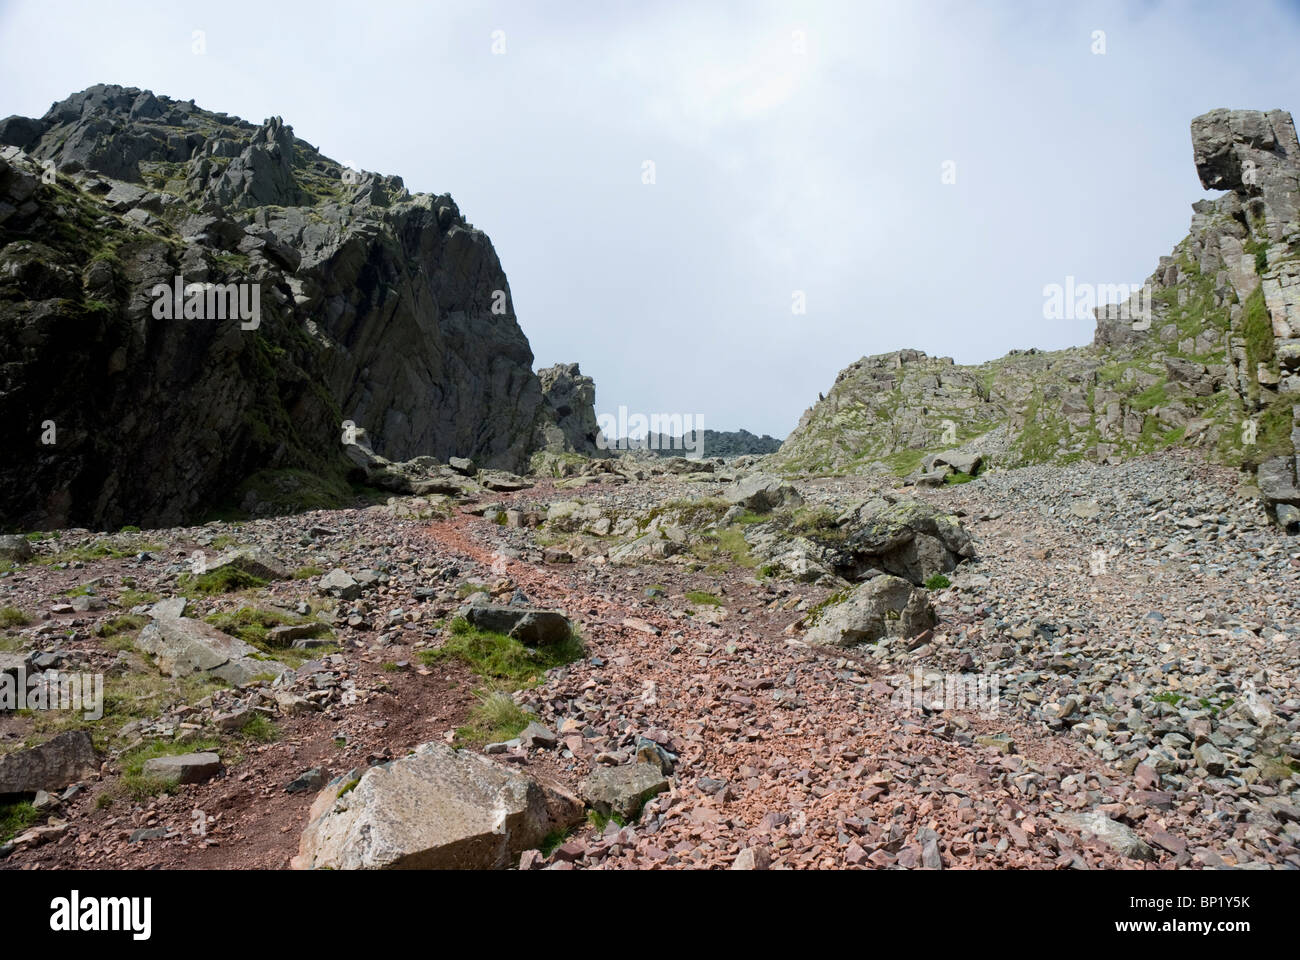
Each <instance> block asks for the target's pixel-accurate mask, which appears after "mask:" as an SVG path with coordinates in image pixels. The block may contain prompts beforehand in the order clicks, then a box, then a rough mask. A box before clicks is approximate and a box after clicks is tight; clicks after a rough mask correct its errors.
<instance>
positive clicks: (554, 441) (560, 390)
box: [533, 363, 609, 457]
mask: <svg viewBox="0 0 1300 960" xmlns="http://www.w3.org/2000/svg"><path fill="white" fill-rule="evenodd" d="M537 376H538V379H539V380H540V382H541V385H542V400H543V416H542V419H541V421H540V423H539V426H538V432H537V436H536V437H535V438H534V440H533V446H534V447H535V448H536V449H538V450H546V451H551V452H569V453H579V454H582V455H583V456H587V457H604V456H609V453H608V451H607V450H606V449H605V448H604V447H603V446H602V445H601V441H602V438H601V433H600V426H599V425H598V424H597V423H596V382H595V381H594V380H592V379H591V377H587V376H583V374H582V371H581V370H579V369H578V365H577V364H576V363H557V364H556V365H555V366H553V367H547V368H546V369H544V370H539V371H537Z"/></svg>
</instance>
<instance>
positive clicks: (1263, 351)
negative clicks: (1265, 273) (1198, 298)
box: [1241, 285, 1277, 400]
mask: <svg viewBox="0 0 1300 960" xmlns="http://www.w3.org/2000/svg"><path fill="white" fill-rule="evenodd" d="M1241 334H1242V339H1244V340H1245V342H1246V365H1247V366H1246V369H1247V371H1248V372H1249V374H1250V380H1251V386H1252V391H1251V392H1252V396H1251V399H1252V400H1255V399H1258V397H1259V385H1258V383H1256V382H1255V374H1256V371H1257V370H1258V368H1259V365H1260V364H1263V365H1264V366H1266V367H1269V368H1270V369H1272V370H1273V372H1275V373H1276V372H1277V357H1276V356H1275V355H1274V350H1273V321H1272V320H1271V319H1269V315H1268V307H1267V306H1266V305H1265V303H1264V287H1263V285H1260V286H1258V287H1256V288H1255V290H1254V292H1253V293H1251V295H1250V296H1249V297H1247V298H1246V302H1245V303H1244V304H1243V305H1242V317H1241Z"/></svg>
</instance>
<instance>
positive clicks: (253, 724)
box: [238, 711, 280, 743]
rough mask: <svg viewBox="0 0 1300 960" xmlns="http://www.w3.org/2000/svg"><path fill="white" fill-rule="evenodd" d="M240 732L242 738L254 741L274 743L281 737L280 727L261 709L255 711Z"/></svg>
mask: <svg viewBox="0 0 1300 960" xmlns="http://www.w3.org/2000/svg"><path fill="white" fill-rule="evenodd" d="M238 732H239V736H240V737H241V738H242V739H244V740H249V741H252V742H254V743H274V742H275V741H276V740H278V739H280V730H279V728H278V727H277V726H276V725H275V724H274V723H273V722H272V721H271V718H270V717H268V716H267V715H266V714H264V713H261V712H260V711H254V712H253V715H252V716H251V717H249V718H248V720H247V721H246V722H245V723H244V725H243V726H242V727H240V728H239V731H238Z"/></svg>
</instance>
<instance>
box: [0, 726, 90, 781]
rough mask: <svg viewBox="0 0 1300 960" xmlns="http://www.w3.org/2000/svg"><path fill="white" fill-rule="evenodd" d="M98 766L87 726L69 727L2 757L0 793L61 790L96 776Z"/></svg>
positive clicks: (0, 762) (0, 764)
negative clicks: (64, 730)
mask: <svg viewBox="0 0 1300 960" xmlns="http://www.w3.org/2000/svg"><path fill="white" fill-rule="evenodd" d="M98 768H99V761H98V760H97V758H96V756H95V747H94V744H92V743H91V741H90V734H89V733H87V732H86V731H85V730H68V731H66V732H64V733H61V734H59V735H58V736H57V737H55V738H54V739H53V740H48V741H46V742H45V743H43V744H41V745H40V746H39V747H33V748H32V749H30V750H16V751H14V752H13V753H8V754H5V755H4V756H3V757H0V796H9V795H13V794H27V793H35V792H36V791H37V790H51V791H52V790H62V789H63V788H64V787H66V786H67V785H68V784H70V783H75V782H77V781H78V780H84V779H86V778H87V777H90V776H93V775H94V774H95V772H96V770H98Z"/></svg>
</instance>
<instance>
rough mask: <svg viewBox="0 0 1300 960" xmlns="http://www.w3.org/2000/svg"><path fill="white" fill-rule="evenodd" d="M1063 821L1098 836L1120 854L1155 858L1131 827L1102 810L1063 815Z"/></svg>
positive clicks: (1141, 858) (1135, 858) (1137, 858)
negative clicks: (1113, 818)
mask: <svg viewBox="0 0 1300 960" xmlns="http://www.w3.org/2000/svg"><path fill="white" fill-rule="evenodd" d="M1062 822H1064V823H1066V824H1068V825H1070V826H1073V827H1074V828H1075V829H1077V830H1079V831H1080V832H1081V833H1083V834H1085V835H1091V836H1094V837H1096V838H1097V839H1098V840H1100V841H1101V842H1102V843H1104V844H1106V846H1108V847H1110V848H1111V849H1112V850H1114V851H1115V852H1116V853H1118V854H1119V855H1120V856H1123V857H1128V858H1130V859H1134V860H1154V859H1155V853H1154V851H1152V849H1151V847H1150V846H1149V845H1148V844H1147V842H1146V841H1145V840H1143V839H1142V838H1141V837H1139V836H1138V835H1137V834H1136V833H1135V832H1134V831H1133V830H1132V828H1130V827H1126V826H1124V824H1122V823H1119V822H1118V821H1115V820H1112V819H1111V818H1110V817H1108V816H1106V815H1105V814H1104V813H1102V812H1101V811H1100V810H1090V811H1088V812H1087V813H1077V814H1065V815H1062Z"/></svg>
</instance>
